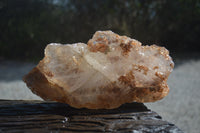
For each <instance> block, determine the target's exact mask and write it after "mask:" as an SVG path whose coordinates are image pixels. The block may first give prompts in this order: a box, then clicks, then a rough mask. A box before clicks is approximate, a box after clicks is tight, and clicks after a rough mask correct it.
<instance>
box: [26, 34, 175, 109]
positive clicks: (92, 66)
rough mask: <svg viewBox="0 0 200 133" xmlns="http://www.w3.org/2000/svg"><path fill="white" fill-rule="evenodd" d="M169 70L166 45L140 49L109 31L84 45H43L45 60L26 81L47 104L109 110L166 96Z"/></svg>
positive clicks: (133, 43)
mask: <svg viewBox="0 0 200 133" xmlns="http://www.w3.org/2000/svg"><path fill="white" fill-rule="evenodd" d="M173 66H174V63H173V61H172V59H171V57H170V56H169V52H168V50H167V49H165V48H164V47H158V46H156V45H151V46H142V45H141V43H140V42H139V41H137V40H134V39H131V38H129V37H126V36H119V35H117V34H115V33H113V32H112V31H97V32H96V33H95V34H94V36H93V38H92V39H90V40H89V41H88V43H87V45H86V44H84V43H75V44H71V45H61V44H55V43H52V44H49V45H47V47H46V48H45V57H44V59H43V60H41V61H40V62H39V64H38V65H37V66H36V67H35V68H33V70H32V71H31V72H29V74H28V75H26V76H25V77H24V81H25V82H26V83H27V86H28V87H29V88H30V89H31V90H32V91H33V92H34V93H36V94H37V95H39V96H41V97H42V98H43V99H45V100H55V101H59V102H63V103H67V104H69V105H71V106H73V107H76V108H83V107H85V108H90V109H101V108H105V109H111V108H116V107H119V106H120V105H121V104H123V103H130V102H133V101H134V102H154V101H157V100H160V99H162V98H163V97H165V96H166V95H167V94H168V92H169V88H168V85H167V83H166V82H167V78H168V76H169V74H170V73H171V72H172V70H173Z"/></svg>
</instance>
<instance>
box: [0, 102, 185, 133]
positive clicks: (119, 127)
mask: <svg viewBox="0 0 200 133" xmlns="http://www.w3.org/2000/svg"><path fill="white" fill-rule="evenodd" d="M51 131H52V132H134V131H135V132H137V131H139V132H152V133H154V132H178V133H182V131H181V130H180V129H178V128H177V127H176V126H175V125H173V124H171V123H169V122H166V121H163V120H162V119H161V117H160V116H159V115H158V114H157V113H155V112H152V111H150V110H148V109H147V108H146V107H145V106H144V105H143V104H142V103H130V104H125V105H123V106H121V107H120V108H117V109H112V110H89V109H75V108H72V107H70V106H68V105H66V104H62V103H56V102H42V101H11V100H0V132H51Z"/></svg>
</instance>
